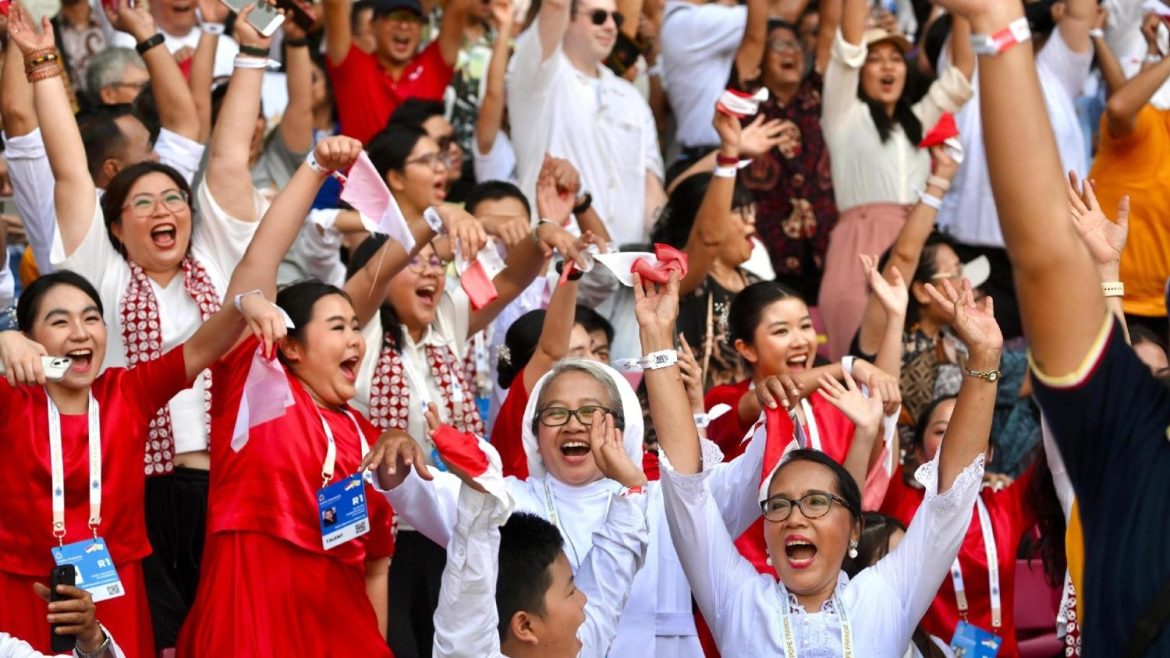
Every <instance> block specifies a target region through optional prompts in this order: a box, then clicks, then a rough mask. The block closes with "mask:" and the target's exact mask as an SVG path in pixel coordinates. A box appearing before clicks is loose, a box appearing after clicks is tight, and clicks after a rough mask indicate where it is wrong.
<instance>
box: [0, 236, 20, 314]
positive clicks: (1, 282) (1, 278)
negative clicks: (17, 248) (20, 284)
mask: <svg viewBox="0 0 1170 658" xmlns="http://www.w3.org/2000/svg"><path fill="white" fill-rule="evenodd" d="M0 260H3V262H0V309H3V308H7V307H9V306H11V305H12V300H14V299H16V278H15V277H14V276H12V268H10V267H8V251H7V250H4V251H0Z"/></svg>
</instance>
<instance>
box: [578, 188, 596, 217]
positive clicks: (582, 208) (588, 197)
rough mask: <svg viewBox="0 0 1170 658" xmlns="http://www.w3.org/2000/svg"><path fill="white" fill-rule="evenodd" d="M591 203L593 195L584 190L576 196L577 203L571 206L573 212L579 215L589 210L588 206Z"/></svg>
mask: <svg viewBox="0 0 1170 658" xmlns="http://www.w3.org/2000/svg"><path fill="white" fill-rule="evenodd" d="M592 205H593V195H592V194H590V193H588V192H585V193H584V194H582V195H581V196H580V197H578V201H577V205H575V206H573V214H574V215H580V214H582V213H584V212H587V211H588V210H589V207H590V206H592Z"/></svg>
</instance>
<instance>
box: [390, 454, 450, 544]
mask: <svg viewBox="0 0 1170 658" xmlns="http://www.w3.org/2000/svg"><path fill="white" fill-rule="evenodd" d="M431 474H432V475H434V476H435V479H434V480H431V481H430V482H428V481H426V480H424V479H422V478H421V477H419V475H418V472H417V471H415V470H414V468H411V469H410V474H409V475H407V476H406V479H405V480H404V481H403V482H402V484H400V485H398V486H397V487H395V488H393V489H390V490H386V489H382V488H381V487H379V486H378V479H377V478H374V489H375V490H377V491H378V492H379V493H381V494H382V495H383V496H385V497H386V500H387V501H388V502H389V503H390V506H391V507H393V508H394V513H395V514H397V515H398V516H400V517H402V520H403V521H404V522H406V524H407V525H409V526H410V527H412V528H414V529H415V530H417V531H419V532H421V533H422V534H423V536H424V537H426V538H427V539H429V540H431V541H433V542H435V543H436V544H438V545H439V546H442V547H443V548H446V547H447V544H449V543H450V542H451V531H452V529H453V528H454V527H455V519H456V518H457V516H458V513H459V498H458V496H459V488H460V487H461V486H462V484H463V483H462V482H460V481H459V478H457V477H455V476H454V475H452V474H450V473H443V472H438V471H436V470H435V469H434V468H432V469H431Z"/></svg>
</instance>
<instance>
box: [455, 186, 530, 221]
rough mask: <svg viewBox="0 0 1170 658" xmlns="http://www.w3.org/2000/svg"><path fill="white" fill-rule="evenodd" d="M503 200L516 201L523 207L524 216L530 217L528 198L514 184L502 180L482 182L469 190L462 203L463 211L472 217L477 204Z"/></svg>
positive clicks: (477, 206)
mask: <svg viewBox="0 0 1170 658" xmlns="http://www.w3.org/2000/svg"><path fill="white" fill-rule="evenodd" d="M504 199H516V200H517V201H519V202H520V203H521V204H522V205H523V206H524V214H525V215H527V216H529V217H532V206H530V205H528V197H526V196H524V193H523V192H521V191H520V188H519V187H516V185H515V184H514V183H509V182H508V181H504V180H489V181H484V182H482V183H479V184H478V185H476V186H475V187H473V188H471V192H468V194H467V198H466V199H464V201H463V209H464V210H466V211H467V212H469V213H471V214H472V215H474V214H475V211H476V210H477V209H478V208H479V204H481V203H483V202H484V201H503V200H504Z"/></svg>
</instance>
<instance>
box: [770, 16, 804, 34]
mask: <svg viewBox="0 0 1170 658" xmlns="http://www.w3.org/2000/svg"><path fill="white" fill-rule="evenodd" d="M772 30H788V31H790V32H792V33H793V34H795V35H796V36H798V37H799V36H800V28H799V27H797V26H796V24H795V23H792V22H790V21H786V20H784V19H783V18H769V19H768V26H767V28H766V29H765V32H764V34H767V35H770V34H772Z"/></svg>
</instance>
